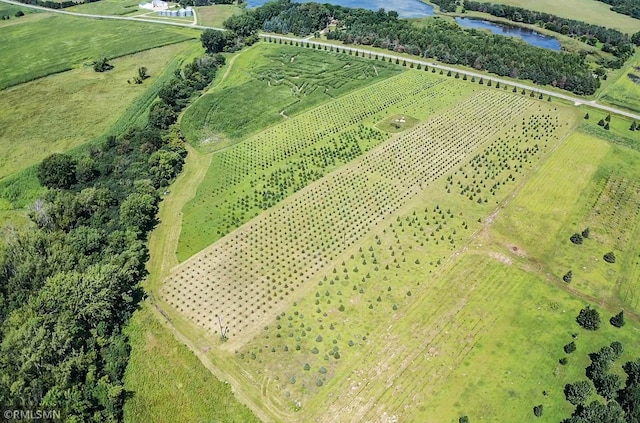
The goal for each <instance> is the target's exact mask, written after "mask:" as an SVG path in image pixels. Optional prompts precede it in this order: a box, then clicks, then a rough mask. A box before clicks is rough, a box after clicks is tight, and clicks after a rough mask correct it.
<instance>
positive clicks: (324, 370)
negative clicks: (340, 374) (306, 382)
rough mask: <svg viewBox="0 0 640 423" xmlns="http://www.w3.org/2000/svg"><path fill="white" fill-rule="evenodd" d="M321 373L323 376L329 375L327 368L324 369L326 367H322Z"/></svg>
mask: <svg viewBox="0 0 640 423" xmlns="http://www.w3.org/2000/svg"><path fill="white" fill-rule="evenodd" d="M320 373H322V374H325V373H327V368H326V367H324V366H322V367H320Z"/></svg>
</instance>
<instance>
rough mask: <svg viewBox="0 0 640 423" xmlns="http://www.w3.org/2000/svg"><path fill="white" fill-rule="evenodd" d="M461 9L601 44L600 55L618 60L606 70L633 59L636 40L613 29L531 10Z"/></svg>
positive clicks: (468, 4) (487, 6) (487, 5)
mask: <svg viewBox="0 0 640 423" xmlns="http://www.w3.org/2000/svg"><path fill="white" fill-rule="evenodd" d="M464 8H465V10H472V11H476V12H483V13H488V14H490V15H493V16H497V17H500V18H506V19H509V20H511V21H514V22H521V23H526V24H531V25H539V26H541V27H543V28H545V29H548V30H550V31H553V32H557V33H559V34H563V35H568V36H571V37H575V38H578V39H580V40H582V41H584V42H586V43H587V44H590V45H592V46H595V45H596V43H597V42H600V43H602V51H605V52H608V53H611V54H613V55H614V56H616V57H617V58H618V60H609V61H606V62H603V64H604V65H607V66H608V67H612V68H620V67H622V65H623V63H624V62H625V60H627V59H628V58H629V57H631V56H632V55H633V51H634V49H633V42H634V41H635V40H636V37H630V36H629V35H628V34H623V33H622V32H620V31H618V30H616V29H611V28H605V27H603V26H598V25H592V24H588V23H586V22H581V21H577V20H574V19H566V18H561V17H559V16H555V15H551V14H549V13H544V12H536V11H534V10H528V9H523V8H521V7H515V6H508V5H504V4H491V3H480V2H476V1H470V0H466V1H465V3H464ZM639 34H640V33H639ZM632 38H633V40H632ZM639 44H640V42H639Z"/></svg>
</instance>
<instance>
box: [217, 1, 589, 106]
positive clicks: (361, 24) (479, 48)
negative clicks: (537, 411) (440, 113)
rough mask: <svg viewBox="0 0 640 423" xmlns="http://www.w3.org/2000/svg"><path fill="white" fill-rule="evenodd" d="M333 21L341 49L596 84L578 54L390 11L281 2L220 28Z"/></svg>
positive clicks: (585, 87) (283, 28) (302, 29)
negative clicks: (371, 49)
mask: <svg viewBox="0 0 640 423" xmlns="http://www.w3.org/2000/svg"><path fill="white" fill-rule="evenodd" d="M333 20H337V21H338V22H339V24H338V25H337V29H336V30H333V31H331V32H329V33H328V34H327V37H328V38H329V39H333V40H340V41H342V42H344V43H346V44H362V45H371V46H375V47H380V48H384V49H388V50H392V51H395V52H399V53H410V54H413V55H416V56H420V57H431V58H435V59H438V60H440V61H442V62H444V63H449V64H457V65H464V66H469V67H473V68H474V69H478V70H485V71H488V72H491V73H495V74H497V75H501V76H509V77H513V78H520V79H529V80H531V81H533V82H535V83H537V84H543V85H553V86H556V87H559V88H562V89H565V90H567V91H571V92H574V93H576V94H580V95H589V94H593V93H594V92H595V91H596V89H597V88H598V87H599V85H600V81H599V80H598V79H597V78H595V77H594V76H593V74H592V72H591V70H590V69H589V66H588V65H587V64H586V62H585V58H584V57H583V56H581V55H579V54H573V53H566V52H554V51H551V50H545V49H541V48H537V47H534V46H530V45H528V44H526V43H523V42H521V41H518V40H514V39H512V38H510V37H503V36H500V35H493V34H487V33H485V32H483V31H476V30H463V29H462V28H460V27H459V26H458V25H456V24H455V23H447V22H445V21H444V20H442V19H433V20H431V21H430V22H429V23H428V24H427V25H426V26H425V27H422V28H421V27H418V26H415V25H413V24H412V23H410V22H408V21H406V20H401V19H398V14H397V13H396V12H394V11H389V12H385V11H384V10H379V11H377V12H373V11H369V10H364V9H349V8H345V7H341V6H334V5H329V4H316V3H302V4H300V3H292V2H290V1H288V0H280V1H277V2H272V3H267V4H265V5H264V6H262V7H259V8H256V9H253V10H247V11H245V12H244V13H243V14H241V15H237V16H233V17H231V18H229V19H228V20H227V21H226V22H225V27H226V28H228V29H230V30H232V31H234V32H236V33H239V34H240V33H243V34H246V33H250V32H252V31H253V32H255V31H258V30H259V29H262V30H264V31H267V32H276V33H281V34H286V33H293V34H295V35H297V36H306V35H308V34H311V33H313V32H315V31H319V30H322V29H325V28H327V26H328V24H329V23H330V22H332V21H333Z"/></svg>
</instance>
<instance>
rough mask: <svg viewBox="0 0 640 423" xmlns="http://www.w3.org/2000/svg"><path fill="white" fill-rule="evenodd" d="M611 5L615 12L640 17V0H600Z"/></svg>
mask: <svg viewBox="0 0 640 423" xmlns="http://www.w3.org/2000/svg"><path fill="white" fill-rule="evenodd" d="M598 1H601V2H602V3H606V4H608V5H610V6H611V10H613V11H614V12H618V13H622V14H623V15H629V16H632V17H634V18H636V19H640V0H598Z"/></svg>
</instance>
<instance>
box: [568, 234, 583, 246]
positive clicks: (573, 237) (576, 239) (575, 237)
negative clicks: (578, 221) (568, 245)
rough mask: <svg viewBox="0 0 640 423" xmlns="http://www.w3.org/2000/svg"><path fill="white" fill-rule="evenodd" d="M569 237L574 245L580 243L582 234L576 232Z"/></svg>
mask: <svg viewBox="0 0 640 423" xmlns="http://www.w3.org/2000/svg"><path fill="white" fill-rule="evenodd" d="M569 239H570V240H571V242H573V243H574V244H576V245H580V244H582V235H580V234H579V233H577V232H576V233H575V234H573V235H571V237H570V238H569Z"/></svg>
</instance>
